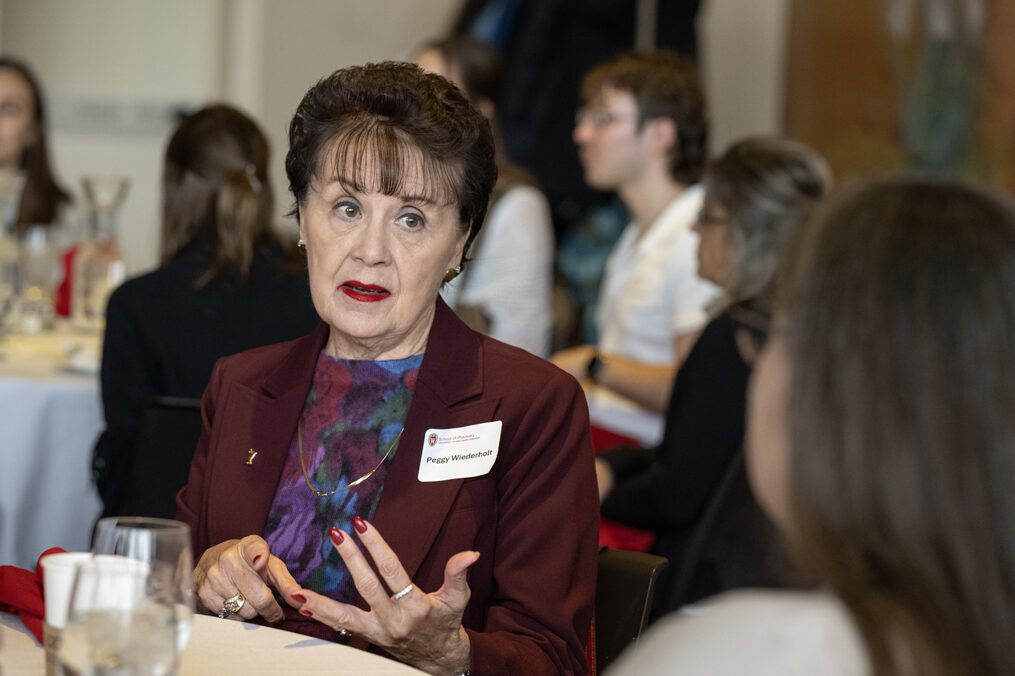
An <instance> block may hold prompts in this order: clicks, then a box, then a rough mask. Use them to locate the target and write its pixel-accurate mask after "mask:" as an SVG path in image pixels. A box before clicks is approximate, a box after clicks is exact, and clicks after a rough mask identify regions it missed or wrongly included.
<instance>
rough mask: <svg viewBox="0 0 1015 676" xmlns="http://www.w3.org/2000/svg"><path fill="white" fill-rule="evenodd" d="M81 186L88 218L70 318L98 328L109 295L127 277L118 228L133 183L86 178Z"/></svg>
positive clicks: (119, 178)
mask: <svg viewBox="0 0 1015 676" xmlns="http://www.w3.org/2000/svg"><path fill="white" fill-rule="evenodd" d="M81 183H82V186H83V187H84V195H85V200H86V201H87V204H88V216H89V219H88V224H87V226H86V228H85V233H84V238H83V239H82V242H81V245H80V247H79V248H78V252H77V255H76V256H75V258H74V268H73V280H72V283H71V317H72V319H73V322H74V324H75V325H77V326H83V327H95V328H98V327H101V326H102V323H103V320H104V319H105V314H106V302H107V301H108V300H109V295H110V294H111V293H112V292H113V290H114V289H115V288H116V287H118V286H119V285H120V284H121V283H122V282H123V280H124V279H125V278H126V276H127V266H126V264H125V263H124V260H123V256H122V255H121V254H120V246H119V244H118V242H117V227H118V219H119V211H120V207H121V205H122V204H123V200H124V198H125V197H126V196H127V187H128V186H129V184H130V182H129V180H128V179H127V178H124V177H122V176H86V177H84V178H83V179H82V180H81Z"/></svg>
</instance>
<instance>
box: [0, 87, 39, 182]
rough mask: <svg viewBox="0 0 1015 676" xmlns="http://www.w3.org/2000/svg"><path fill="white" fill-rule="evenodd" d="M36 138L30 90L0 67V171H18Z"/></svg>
mask: <svg viewBox="0 0 1015 676" xmlns="http://www.w3.org/2000/svg"><path fill="white" fill-rule="evenodd" d="M37 136H38V130H37V128H36V124H35V97H34V96H33V95H32V89H31V87H30V86H29V85H28V83H27V82H26V81H25V79H24V78H23V77H21V75H20V74H19V73H18V72H17V71H14V70H11V69H10V68H0V168H4V169H8V168H9V169H16V168H18V166H19V165H20V163H21V156H22V154H23V153H24V152H25V149H26V148H29V147H30V146H32V145H33V144H34V143H35V141H36V138H37Z"/></svg>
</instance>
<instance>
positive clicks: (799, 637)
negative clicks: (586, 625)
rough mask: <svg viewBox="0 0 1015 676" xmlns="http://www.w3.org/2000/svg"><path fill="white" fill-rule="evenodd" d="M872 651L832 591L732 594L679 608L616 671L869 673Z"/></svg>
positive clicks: (645, 674)
mask: <svg viewBox="0 0 1015 676" xmlns="http://www.w3.org/2000/svg"><path fill="white" fill-rule="evenodd" d="M870 673H871V668H870V664H869V660H868V657H867V650H866V648H865V647H864V644H863V641H862V640H861V638H860V634H859V632H858V631H857V629H856V626H855V625H854V624H853V621H852V619H851V618H850V616H849V613H848V612H847V611H846V608H845V606H843V605H842V603H841V602H840V601H839V600H838V598H836V597H835V596H833V595H832V594H830V593H826V592H800V591H782V590H741V591H735V592H727V593H725V594H721V595H719V596H716V597H714V598H713V599H710V600H709V601H707V602H705V603H703V604H700V605H696V606H691V607H688V608H685V609H684V610H681V611H680V612H678V613H673V614H671V615H669V616H667V617H665V618H663V619H662V620H660V621H659V622H658V623H656V624H655V625H653V626H652V628H651V629H649V631H648V632H647V633H646V634H645V635H644V636H643V637H642V638H641V639H640V640H639V641H638V642H637V643H635V644H634V645H633V646H632V647H631V648H629V649H628V650H627V651H626V652H625V653H624V654H623V655H621V656H620V658H619V659H618V660H617V661H616V662H615V663H613V664H612V665H610V669H609V674H610V676H651V675H652V674H667V675H669V674H673V675H675V676H682V675H684V674H690V675H695V676H697V675H698V674H701V675H703V676H706V675H707V676H742V675H743V674H751V675H752V676H813V675H814V674H821V675H822V676H867V675H868V674H870Z"/></svg>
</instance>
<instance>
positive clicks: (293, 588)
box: [194, 535, 306, 624]
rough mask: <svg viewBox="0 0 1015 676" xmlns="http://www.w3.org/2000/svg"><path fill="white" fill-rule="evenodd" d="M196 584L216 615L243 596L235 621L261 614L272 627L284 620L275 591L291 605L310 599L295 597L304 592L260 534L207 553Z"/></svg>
mask: <svg viewBox="0 0 1015 676" xmlns="http://www.w3.org/2000/svg"><path fill="white" fill-rule="evenodd" d="M194 584H195V585H196V586H197V595H198V597H199V598H200V599H201V603H202V604H204V607H205V608H207V609H208V610H209V611H211V612H212V613H214V614H216V615H218V614H219V612H221V610H222V607H223V604H224V603H225V601H226V599H228V598H231V597H232V596H234V595H236V593H237V592H238V593H240V594H243V597H244V598H245V599H246V601H245V602H244V604H243V607H242V608H240V610H239V611H238V612H237V613H236V614H235V615H230V616H229V617H231V618H236V619H242V620H252V619H254V618H255V617H257V616H258V615H260V616H261V617H263V618H264V619H265V620H267V621H268V622H270V623H272V624H277V623H279V622H281V621H282V617H283V615H282V608H281V606H279V605H278V603H277V602H276V601H275V597H274V595H273V594H272V591H271V590H272V588H274V589H277V590H278V591H279V592H281V594H282V596H283V598H285V599H286V601H287V602H289V603H290V604H291V605H294V606H296V607H299V606H300V605H302V603H303V602H304V601H305V600H306V599H305V598H304V597H302V596H294V595H296V594H299V593H300V591H301V590H302V587H300V585H299V583H297V582H296V580H295V579H294V578H293V576H292V575H290V574H289V569H288V568H286V566H285V563H283V562H282V559H280V558H278V557H277V556H275V555H273V554H272V553H271V552H270V551H269V549H268V543H267V542H265V541H264V538H261V537H259V536H257V535H248V536H247V537H245V538H243V539H242V540H227V541H225V542H223V543H221V544H218V545H215V546H214V547H210V548H209V549H207V550H205V552H204V554H202V555H201V560H200V561H198V562H197V567H196V568H195V569H194Z"/></svg>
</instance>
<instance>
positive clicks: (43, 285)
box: [20, 225, 61, 333]
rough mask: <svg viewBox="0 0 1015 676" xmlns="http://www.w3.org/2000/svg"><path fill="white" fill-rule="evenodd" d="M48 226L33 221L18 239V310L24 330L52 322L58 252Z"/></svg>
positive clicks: (57, 271)
mask: <svg viewBox="0 0 1015 676" xmlns="http://www.w3.org/2000/svg"><path fill="white" fill-rule="evenodd" d="M54 235H55V232H51V231H50V226H45V225H32V226H29V227H28V229H27V230H26V231H25V234H24V237H23V238H22V241H21V260H20V273H21V313H22V324H23V328H24V330H25V332H26V333H38V331H40V330H41V329H42V328H44V327H46V326H49V325H51V324H52V323H53V294H54V292H55V291H56V287H57V285H58V284H59V283H60V279H61V270H60V252H59V250H58V248H57V244H56V242H55V238H54Z"/></svg>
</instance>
